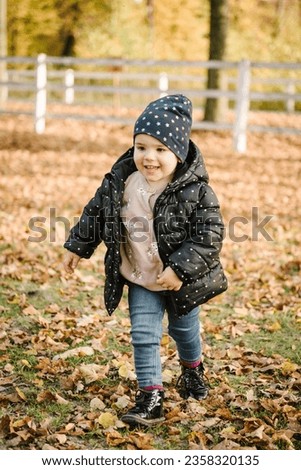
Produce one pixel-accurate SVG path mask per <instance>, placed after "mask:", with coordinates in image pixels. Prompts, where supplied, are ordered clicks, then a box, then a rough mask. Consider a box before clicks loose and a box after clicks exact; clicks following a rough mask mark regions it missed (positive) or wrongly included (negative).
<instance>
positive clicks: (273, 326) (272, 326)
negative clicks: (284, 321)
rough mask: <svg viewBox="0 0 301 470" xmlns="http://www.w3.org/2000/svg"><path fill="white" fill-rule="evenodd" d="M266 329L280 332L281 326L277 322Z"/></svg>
mask: <svg viewBox="0 0 301 470" xmlns="http://www.w3.org/2000/svg"><path fill="white" fill-rule="evenodd" d="M268 329H269V331H279V330H281V325H280V323H279V322H278V321H275V322H274V323H273V324H272V325H271V326H270V327H269V328H268Z"/></svg>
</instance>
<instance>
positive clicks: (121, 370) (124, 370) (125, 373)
mask: <svg viewBox="0 0 301 470" xmlns="http://www.w3.org/2000/svg"><path fill="white" fill-rule="evenodd" d="M118 373H119V375H120V377H123V378H125V379H126V378H127V377H128V375H129V370H128V367H127V365H126V364H122V366H120V367H119V370H118Z"/></svg>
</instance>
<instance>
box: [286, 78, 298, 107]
mask: <svg viewBox="0 0 301 470" xmlns="http://www.w3.org/2000/svg"><path fill="white" fill-rule="evenodd" d="M286 93H288V94H289V95H294V94H295V93H296V89H295V84H294V82H293V81H291V80H290V81H289V82H288V84H287V86H286ZM286 111H287V112H288V113H293V112H294V111H295V100H294V98H293V97H292V98H288V99H287V100H286Z"/></svg>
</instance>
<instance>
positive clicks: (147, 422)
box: [121, 389, 164, 426]
mask: <svg viewBox="0 0 301 470" xmlns="http://www.w3.org/2000/svg"><path fill="white" fill-rule="evenodd" d="M163 399H164V392H163V390H158V389H155V390H143V389H139V390H138V391H137V394H136V405H135V406H134V407H133V408H131V409H130V410H129V411H128V412H127V413H126V414H125V415H123V416H122V417H121V420H122V421H123V422H124V423H128V424H131V425H137V424H142V425H144V426H152V425H154V424H158V423H161V422H162V421H164V416H163Z"/></svg>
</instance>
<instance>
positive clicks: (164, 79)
mask: <svg viewBox="0 0 301 470" xmlns="http://www.w3.org/2000/svg"><path fill="white" fill-rule="evenodd" d="M168 88H169V80H168V75H167V73H165V72H162V73H160V75H159V91H160V98H162V97H163V96H166V95H167V92H168Z"/></svg>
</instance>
